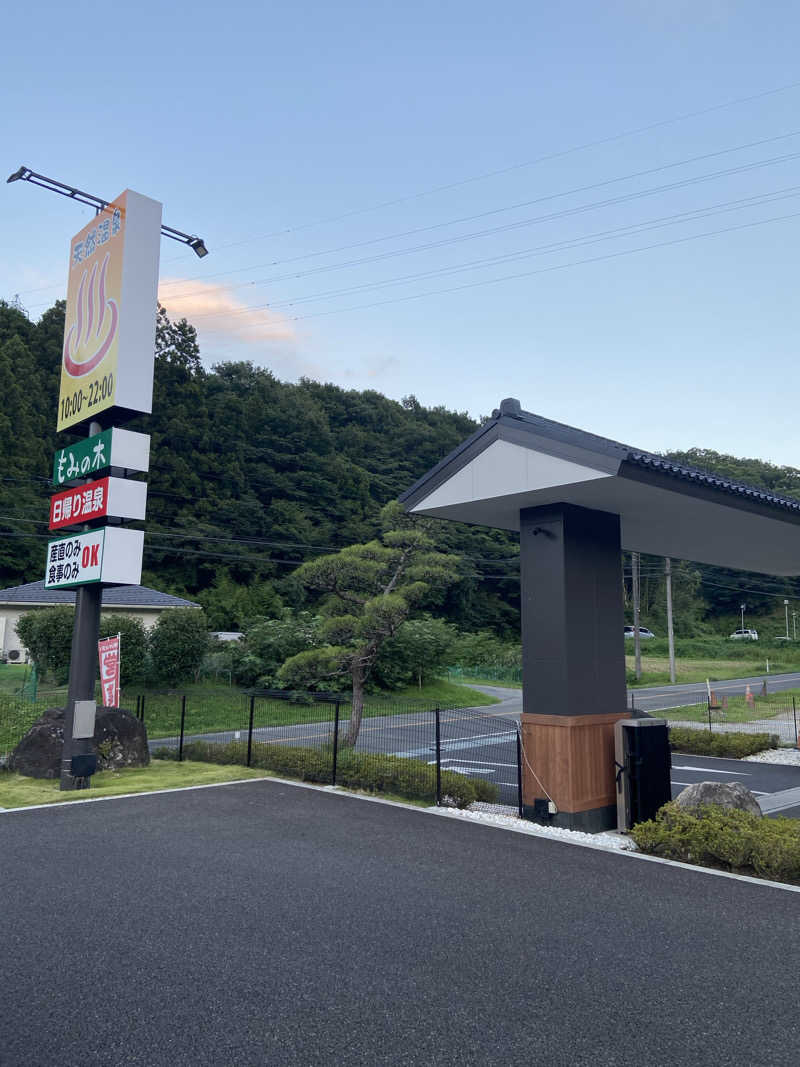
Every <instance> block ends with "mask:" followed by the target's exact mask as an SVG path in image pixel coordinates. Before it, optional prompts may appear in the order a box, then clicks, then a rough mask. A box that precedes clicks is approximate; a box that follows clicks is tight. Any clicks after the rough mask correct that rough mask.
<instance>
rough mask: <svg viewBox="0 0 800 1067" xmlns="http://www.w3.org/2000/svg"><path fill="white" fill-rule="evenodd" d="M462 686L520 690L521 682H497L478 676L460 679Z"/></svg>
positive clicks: (494, 679) (493, 679)
mask: <svg viewBox="0 0 800 1067" xmlns="http://www.w3.org/2000/svg"><path fill="white" fill-rule="evenodd" d="M461 682H462V683H463V684H464V685H491V686H494V687H495V688H496V689H522V682H505V681H503V682H498V680H497V679H496V678H481V677H479V676H478V675H474V676H473V675H471V674H470V675H469V676H466V675H465V676H464V677H463V678H461Z"/></svg>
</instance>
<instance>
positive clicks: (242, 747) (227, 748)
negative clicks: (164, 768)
mask: <svg viewBox="0 0 800 1067" xmlns="http://www.w3.org/2000/svg"><path fill="white" fill-rule="evenodd" d="M183 755H184V757H185V758H186V759H190V760H198V761H200V762H202V763H226V764H245V763H246V762H247V744H246V743H245V742H242V741H231V742H230V743H229V744H227V745H217V744H213V743H211V742H209V741H190V742H189V743H188V744H186V745H184V746H183ZM153 756H154V758H155V759H172V760H175V759H177V758H178V751H177V749H174V748H161V749H157V750H156V751H155V752H154V753H153ZM250 766H251V767H260V768H261V769H262V770H267V771H272V772H273V773H275V774H278V775H281V776H282V777H285V778H300V779H301V780H302V781H304V782H330V780H331V766H332V755H331V752H330V750H329V749H318V748H303V747H299V746H293V745H267V744H263V743H256V744H254V745H253V749H252V755H251V759H250ZM336 784H337V785H342V786H346V787H347V788H348V789H361V790H364V791H365V792H368V793H395V794H397V795H398V796H402V797H407V798H408V799H409V800H431V799H433V797H435V795H436V768H435V767H433V766H430V765H429V764H428V763H426V762H424V761H423V760H416V759H404V758H403V757H401V756H386V755H383V754H380V753H372V752H354V751H353V750H352V749H346V748H345V749H340V750H339V754H338V758H337V761H336ZM442 795H443V796H447V797H449V798H450V799H451V800H452V802H453V803H454V804H455V805H456V807H459V808H466V807H468V806H469V805H470V804H471V803H472V802H473V801H475V800H483V801H488V802H489V803H494V802H495V801H496V800H497V796H498V793H497V786H495V785H493V784H492V783H491V782H487V781H485V780H484V779H482V778H467V777H465V776H464V775H463V774H456V773H455V771H442Z"/></svg>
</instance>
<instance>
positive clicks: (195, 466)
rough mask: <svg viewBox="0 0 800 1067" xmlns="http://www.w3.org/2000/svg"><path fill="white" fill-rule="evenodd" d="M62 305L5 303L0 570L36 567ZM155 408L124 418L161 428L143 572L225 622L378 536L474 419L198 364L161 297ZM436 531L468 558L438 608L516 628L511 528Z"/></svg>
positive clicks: (245, 369) (189, 336) (185, 332)
mask: <svg viewBox="0 0 800 1067" xmlns="http://www.w3.org/2000/svg"><path fill="white" fill-rule="evenodd" d="M63 315H64V306H63V304H61V303H59V304H57V305H56V306H55V307H54V308H52V309H51V310H50V311H48V312H47V313H46V314H45V315H44V316H43V317H42V319H41V320H40V322H39V323H37V324H33V323H31V322H29V321H28V319H27V318H26V317H25V316H24V315H23V314H22V313H21V312H19V311H17V310H16V309H14V308H12V307H9V306H8V305H6V304H2V303H0V380H2V381H3V383H4V399H5V403H4V405H3V409H2V414H0V441H1V442H2V446H3V454H4V456H5V457H6V463H5V464H4V470H3V473H2V478H3V480H2V482H0V486H2V488H0V505H1V506H0V583H2V585H9V584H12V583H15V582H23V581H33V580H36V579H39V578H40V577H41V576H42V573H43V565H42V560H43V543H44V539H45V537H46V529H47V523H46V516H47V506H46V501H47V497H48V495H49V478H48V477H47V475H48V472H49V470H50V464H51V456H52V453H53V451H54V450H55V448H56V447H57V442H56V434H55V421H56V403H57V392H58V368H59V366H60V359H61V339H62V335H63ZM6 383H8V384H6ZM497 399H498V398H496V397H492V398H487V408H491V407H492V406H493V404H494V403H496V402H497ZM153 412H154V413H153V416H152V417H151V418H148V419H146V420H144V419H143V420H141V422H140V423H139V424H137V423H130V427H131V428H132V429H137V428H139V429H142V430H143V431H146V432H148V433H150V434H151V435H152V452H151V473H150V476H149V479H148V481H149V493H148V520H147V531H148V536H147V538H146V541H145V574H144V577H143V581H144V582H145V583H146V584H152V585H155V586H158V587H159V588H161V589H165V590H168V591H171V592H177V593H181V594H187V595H189V596H192V597H194V598H196V599H201V600H202V601H203V602H204V604H205V605H206V606H207V608H209V609H210V616H211V619H212V624H213V625H215V626H216V627H218V628H220V629H224V628H233V627H237V626H238V625H240V624H241V621H242V618H241V616H242V615H245V616H246V615H248V614H257V613H259V612H260V611H262V610H264V609H267V608H268V607H269V605H270V604H272V603H273V602H274V598H275V593H276V591H277V592H278V593H279V595H280V596H281V597H282V599H283V600H284V602H285V603H289V604H292V603H297V602H298V601H299V598H301V596H302V593H301V590H300V588H299V587H295V585H294V584H293V583H292V580H291V574H292V572H293V571H294V570H295V569H296V567H297V566H298V565H299V564H300V563H302V562H303V561H304V560H306V559H309V558H313V557H314V556H315V555H318V554H319V553H321V552H324V551H327V550H330V549H338V548H341V547H343V546H345V545H348V544H351V543H353V542H357V541H364V540H368V539H370V538H371V537H373V536H374V535H375V533H376V531H377V529H378V513H379V510H380V508H381V507H382V506H383V505H384V504H385V503H387V502H388V501H390V500H393V499H395V498H396V497H397V495H398V494H399V493H401V492H402V491H403V490H404V489H406V488H408V486H409V485H411V484H412V482H414V481H415V480H416V479H417V478H418V477H419V476H420V475H421V474H423V473H424V472H425V471H426V470H428V468H429V467H431V466H433V465H434V464H435V463H437V462H438V461H439V460H440V459H441V458H442V457H443V456H444V455H445V454H446V453H447V452H448V451H450V450H451V449H452V448H454V447H455V446H456V445H457V444H458V443H459V442H460V441H462V440H463V439H464V437H466V436H467V435H468V434H470V433H471V432H472V431H473V430H474V429H475V428H476V426H477V423H475V422H474V421H473V420H471V419H470V418H469V417H468V416H467V415H464V414H458V413H455V412H450V411H447V410H445V409H444V408H433V409H429V408H424V407H422V406H421V405H420V404H419V403H418V402H417V401H416V399H415V398H414V397H413V396H410V397H408V398H406V399H405V400H404V401H403V403H402V404H401V403H397V402H395V401H393V400H388V399H387V398H386V397H384V396H382V395H381V394H380V393H377V392H357V391H354V390H351V391H347V390H344V389H341V388H339V387H338V386H335V385H330V384H325V385H324V384H320V383H318V382H312V381H307V380H301V381H300V382H299V383H297V384H289V383H284V382H280V381H278V380H277V379H276V378H275V377H274V376H273V375H272V374H271V373H270V372H269V370H266V369H261V368H257V367H253V366H252V365H251V364H249V363H225V364H222V365H221V366H218V367H215V368H214V369H213V370H211V371H208V370H205V369H204V368H203V366H202V364H201V361H200V353H199V349H198V346H197V340H196V336H195V331H194V329H193V328H192V327H191V326H190V325H189V324H188V323H186V322H185V321H182V322H178V323H173V322H171V321H170V320H169V319H168V317H167V315H166V313H165V312H164V311H163V310H162V311H161V312H160V313H159V319H158V329H157V339H156V372H155V395H154V403H153ZM61 437H62V438H63V439H64V440H66V436H65V435H61ZM64 440H59V442H58V444H63V443H64ZM440 540H441V544H442V547H443V548H445V549H446V550H448V551H452V552H457V553H459V554H461V555H462V556H463V557H464V558H463V564H462V572H463V574H462V578H461V580H460V581H459V582H458V583H456V584H455V585H454V586H452V587H451V588H450V589H449V590H448V593H447V599H446V601H445V602H444V603H443V604H442V605H441V610H442V613H443V614H444V615H445V616H446V617H447V618H449V619H451V620H452V621H453V622H458V623H459V624H460V625H461V626H463V627H465V628H468V629H479V628H481V627H487V626H488V627H491V628H493V629H497V630H498V632H501V633H506V632H507V633H509V634H513V633H514V632H515V630H516V629H517V626H518V601H519V597H518V583H517V574H518V567H517V565H516V560H517V555H518V552H517V539H516V538H515V537H514V536H513V535H507V534H503V533H500V532H495V531H490V530H480V529H473V528H469V527H461V526H455V525H454V524H450V523H448V524H442V525H441V531H440ZM225 605H232V607H231V609H230V610H228V609H227V608H226V607H225Z"/></svg>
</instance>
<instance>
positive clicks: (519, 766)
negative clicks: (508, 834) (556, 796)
mask: <svg viewBox="0 0 800 1067" xmlns="http://www.w3.org/2000/svg"><path fill="white" fill-rule="evenodd" d="M517 814H518V815H519V817H520V819H521V818H522V727H521V726H517Z"/></svg>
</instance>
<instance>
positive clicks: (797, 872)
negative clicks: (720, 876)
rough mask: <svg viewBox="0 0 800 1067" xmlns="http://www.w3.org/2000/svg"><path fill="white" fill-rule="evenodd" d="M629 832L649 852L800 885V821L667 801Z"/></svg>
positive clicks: (685, 861)
mask: <svg viewBox="0 0 800 1067" xmlns="http://www.w3.org/2000/svg"><path fill="white" fill-rule="evenodd" d="M631 837H632V838H633V840H634V841H635V842H636V844H637V845H638V846H639V848H640V849H641V850H642V852H647V853H648V854H650V855H651V856H662V857H664V858H665V859H671V860H681V861H682V862H684V863H695V864H698V865H699V866H702V867H716V868H718V869H721V870H724V871H735V872H736V873H737V874H749V875H755V876H756V877H758V878H770V879H772V880H774V881H776V882H790V883H792V884H793V885H800V820H798V819H785V818H775V819H767V818H762V817H760V816H758V815H751V814H750V813H749V812H746V811H737V810H727V809H725V808H720V807H716V806H711V805H709V806H707V807H703V808H697V809H695V810H693V811H683V810H681V809H680V808H677V807H676V806H675V804H674V803H670V804H665V805H664V807H663V808H662V809H661V810H660V811H659V812H658V814H657V815H656V817H655V819H651V820H650V821H648V822H643V823H639V824H638V825H636V826H634V827H633V829H632V830H631Z"/></svg>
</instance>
